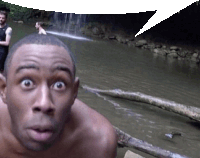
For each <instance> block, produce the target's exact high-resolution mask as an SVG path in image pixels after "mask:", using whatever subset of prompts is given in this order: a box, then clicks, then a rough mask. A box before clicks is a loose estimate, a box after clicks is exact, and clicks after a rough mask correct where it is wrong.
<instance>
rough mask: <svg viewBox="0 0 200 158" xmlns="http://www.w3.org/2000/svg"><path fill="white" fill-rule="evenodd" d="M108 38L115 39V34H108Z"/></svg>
mask: <svg viewBox="0 0 200 158" xmlns="http://www.w3.org/2000/svg"><path fill="white" fill-rule="evenodd" d="M108 39H110V40H114V39H116V36H115V35H108Z"/></svg>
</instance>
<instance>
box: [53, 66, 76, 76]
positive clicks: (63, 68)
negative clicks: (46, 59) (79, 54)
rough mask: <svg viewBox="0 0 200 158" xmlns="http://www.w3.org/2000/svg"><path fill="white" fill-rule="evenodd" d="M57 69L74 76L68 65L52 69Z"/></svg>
mask: <svg viewBox="0 0 200 158" xmlns="http://www.w3.org/2000/svg"><path fill="white" fill-rule="evenodd" d="M56 70H61V71H64V72H66V73H68V74H69V75H70V76H73V74H72V71H71V70H70V69H69V68H68V67H66V66H56V67H55V68H53V69H52V72H54V71H56Z"/></svg>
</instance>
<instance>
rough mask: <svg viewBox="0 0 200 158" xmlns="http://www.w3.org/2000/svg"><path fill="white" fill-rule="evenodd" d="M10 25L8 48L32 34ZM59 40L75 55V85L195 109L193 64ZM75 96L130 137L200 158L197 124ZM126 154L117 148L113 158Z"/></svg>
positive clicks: (138, 106)
mask: <svg viewBox="0 0 200 158" xmlns="http://www.w3.org/2000/svg"><path fill="white" fill-rule="evenodd" d="M10 25H11V27H13V37H12V41H11V42H12V43H14V42H15V41H17V40H18V39H19V38H21V37H23V36H25V35H27V34H30V33H32V32H36V30H35V28H34V25H33V26H30V25H29V26H28V25H21V24H13V23H10ZM57 37H59V36H57ZM59 38H60V39H61V40H62V41H63V42H65V43H66V44H67V45H68V46H69V48H70V49H71V51H72V52H74V53H75V56H76V60H77V76H78V77H79V78H80V81H81V85H87V86H90V87H93V88H99V89H107V90H109V89H121V90H124V91H132V92H141V93H145V94H147V95H152V96H155V97H160V98H165V99H168V100H173V101H175V102H178V103H181V104H185V105H191V106H196V107H199V108H200V105H199V102H200V97H199V96H200V91H199V87H200V80H199V79H200V70H199V67H198V66H197V65H196V64H195V63H189V62H185V61H178V60H176V59H169V58H165V57H163V56H157V55H154V54H152V53H151V52H149V51H147V50H141V49H137V48H133V47H128V46H126V45H122V44H119V43H117V42H113V41H103V40H97V39H93V41H81V40H76V39H71V38H69V37H66V38H65V37H59ZM78 97H79V99H81V100H82V101H84V102H85V103H86V104H88V105H89V106H90V107H92V108H93V109H95V110H97V111H98V112H100V113H101V114H102V115H104V116H105V117H107V118H108V120H109V121H110V122H111V123H112V124H113V125H115V126H117V127H118V128H120V129H121V130H123V131H125V132H127V133H129V134H130V135H132V136H133V137H135V138H138V139H142V140H144V141H147V142H149V143H151V144H153V145H155V146H159V147H161V148H163V149H166V150H170V151H172V152H176V153H179V154H182V155H186V156H188V157H192V158H198V157H200V151H199V149H200V133H199V131H200V124H199V123H197V122H195V121H192V120H190V119H189V118H185V117H183V116H179V115H177V114H173V113H170V112H167V111H164V110H162V109H159V108H156V107H153V106H151V105H148V104H144V103H139V102H133V101H127V100H123V99H119V98H118V99H117V98H112V97H108V96H102V95H96V94H92V93H90V92H87V91H85V90H83V89H81V88H80V90H79V95H78ZM174 131H175V132H180V133H181V134H182V136H177V137H174V138H173V139H169V138H167V137H166V136H165V134H168V133H171V132H174ZM126 150H128V148H124V149H119V150H118V158H122V157H123V156H124V152H125V151H126ZM130 150H132V151H134V152H137V153H139V154H141V155H143V156H145V157H151V156H149V155H147V154H144V153H142V152H139V151H137V150H133V149H130Z"/></svg>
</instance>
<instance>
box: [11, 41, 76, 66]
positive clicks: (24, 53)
mask: <svg viewBox="0 0 200 158" xmlns="http://www.w3.org/2000/svg"><path fill="white" fill-rule="evenodd" d="M30 58H31V59H33V58H34V59H35V58H37V59H38V60H39V59H43V60H47V59H52V60H54V59H60V60H65V61H67V62H70V64H73V61H72V58H71V56H70V54H69V52H68V51H67V50H66V49H65V48H63V47H61V46H57V45H51V44H23V45H21V46H19V47H18V48H17V49H16V51H15V53H14V54H13V57H12V62H11V63H13V62H14V63H16V62H21V61H24V60H29V59H30Z"/></svg>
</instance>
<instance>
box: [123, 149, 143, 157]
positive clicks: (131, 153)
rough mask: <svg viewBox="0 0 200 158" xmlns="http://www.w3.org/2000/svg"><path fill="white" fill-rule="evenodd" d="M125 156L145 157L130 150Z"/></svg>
mask: <svg viewBox="0 0 200 158" xmlns="http://www.w3.org/2000/svg"><path fill="white" fill-rule="evenodd" d="M124 158H144V157H142V156H140V155H138V154H135V153H134V152H132V151H130V150H128V151H127V152H126V153H125V156H124Z"/></svg>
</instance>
